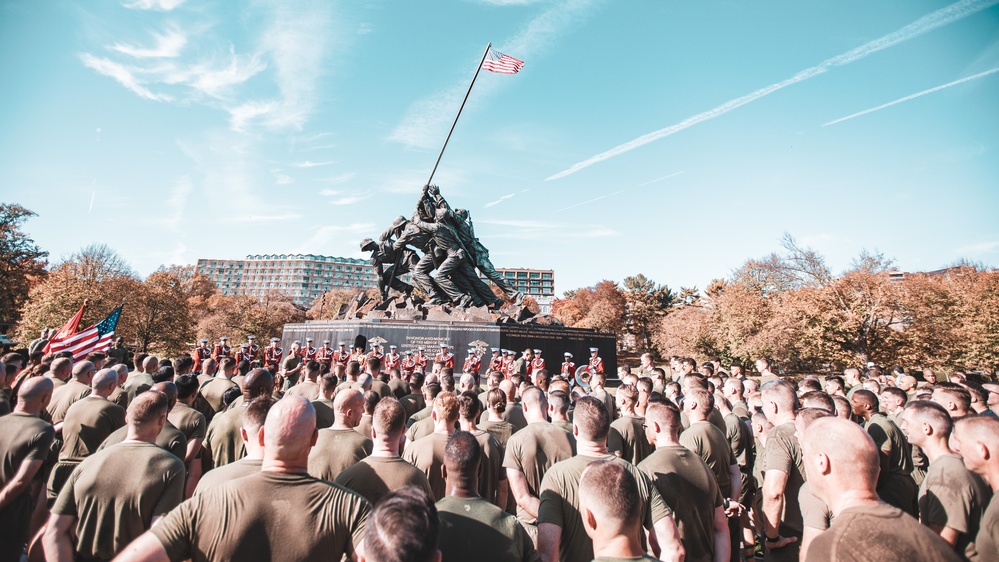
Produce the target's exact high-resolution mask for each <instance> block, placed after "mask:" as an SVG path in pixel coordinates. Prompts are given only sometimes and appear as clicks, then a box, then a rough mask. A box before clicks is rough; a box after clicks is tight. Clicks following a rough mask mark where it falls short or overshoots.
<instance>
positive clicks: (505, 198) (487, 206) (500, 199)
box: [482, 193, 517, 209]
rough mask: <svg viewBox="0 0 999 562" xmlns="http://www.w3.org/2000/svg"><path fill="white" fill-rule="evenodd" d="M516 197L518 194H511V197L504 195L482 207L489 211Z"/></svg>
mask: <svg viewBox="0 0 999 562" xmlns="http://www.w3.org/2000/svg"><path fill="white" fill-rule="evenodd" d="M516 196H517V194H516V193H510V194H509V195H504V196H502V197H500V198H499V199H497V200H495V201H490V202H488V203H486V204H485V205H483V206H482V207H483V208H485V209H488V208H489V207H495V206H496V205H499V204H500V203H502V202H504V201H506V200H507V199H513V198H514V197H516Z"/></svg>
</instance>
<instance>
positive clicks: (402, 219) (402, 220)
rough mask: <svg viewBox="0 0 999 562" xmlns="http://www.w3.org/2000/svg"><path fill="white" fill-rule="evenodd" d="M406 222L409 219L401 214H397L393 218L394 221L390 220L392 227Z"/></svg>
mask: <svg viewBox="0 0 999 562" xmlns="http://www.w3.org/2000/svg"><path fill="white" fill-rule="evenodd" d="M407 222H409V219H407V218H406V217H404V216H402V215H399V216H398V217H396V218H395V220H394V221H392V228H399V227H400V226H402V225H404V224H406V223H407Z"/></svg>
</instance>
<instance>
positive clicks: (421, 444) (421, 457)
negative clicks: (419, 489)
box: [402, 433, 451, 501]
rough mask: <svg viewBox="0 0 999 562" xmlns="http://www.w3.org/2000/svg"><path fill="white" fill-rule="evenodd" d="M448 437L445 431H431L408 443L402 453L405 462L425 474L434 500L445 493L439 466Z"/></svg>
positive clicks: (442, 460)
mask: <svg viewBox="0 0 999 562" xmlns="http://www.w3.org/2000/svg"><path fill="white" fill-rule="evenodd" d="M450 438H451V436H450V435H447V434H445V433H431V434H430V435H427V436H426V437H423V438H421V439H417V440H416V441H413V442H412V443H410V444H409V446H408V447H406V452H405V453H403V455H402V458H403V459H405V460H406V462H408V463H410V464H412V465H413V466H415V467H416V468H418V469H420V470H421V471H422V472H423V474H424V475H426V477H427V480H428V481H429V482H430V490H431V491H433V493H434V500H435V501H440V500H441V499H443V498H444V495H445V488H446V484H445V482H444V475H443V474H442V473H441V466H442V465H443V464H444V447H446V446H447V441H448V439H450Z"/></svg>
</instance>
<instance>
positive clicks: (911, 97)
mask: <svg viewBox="0 0 999 562" xmlns="http://www.w3.org/2000/svg"><path fill="white" fill-rule="evenodd" d="M996 72H999V67H996V68H993V69H991V70H986V71H985V72H979V73H978V74H974V75H972V76H967V77H965V78H961V79H960V80H954V81H953V82H948V83H946V84H943V85H941V86H936V87H935V88H930V89H928V90H923V91H921V92H916V93H915V94H911V95H908V96H905V97H903V98H898V99H897V100H895V101H890V102H888V103H883V104H881V105H879V106H877V107H872V108H870V109H865V110H864V111H859V112H857V113H854V114H852V115H847V116H846V117H840V118H839V119H834V120H832V121H829V122H827V123H823V124H822V126H823V127H828V126H829V125H835V124H836V123H842V122H843V121H849V120H850V119H853V118H855V117H860V116H861V115H867V114H868V113H874V112H875V111H880V110H882V109H884V108H886V107H891V106H893V105H898V104H900V103H903V102H907V101H909V100H914V99H916V98H919V97H922V96H925V95H926V94H932V93H933V92H939V91H940V90H946V89H947V88H952V87H954V86H957V85H958V84H964V83H965V82H971V81H972V80H978V79H979V78H984V77H985V76H988V75H990V74H995V73H996Z"/></svg>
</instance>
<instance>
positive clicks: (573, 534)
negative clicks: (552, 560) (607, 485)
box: [538, 454, 673, 562]
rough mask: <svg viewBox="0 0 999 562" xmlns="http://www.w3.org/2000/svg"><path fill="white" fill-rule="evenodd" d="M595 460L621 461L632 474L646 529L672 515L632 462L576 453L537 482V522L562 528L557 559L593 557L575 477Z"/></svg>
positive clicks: (577, 561) (573, 560)
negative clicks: (539, 503) (640, 500)
mask: <svg viewBox="0 0 999 562" xmlns="http://www.w3.org/2000/svg"><path fill="white" fill-rule="evenodd" d="M596 461H613V462H620V463H624V465H625V467H626V468H627V469H628V470H629V471H630V472H631V473H632V475H634V476H635V480H637V481H638V494H639V496H641V498H642V521H643V525H644V526H645V528H646V529H651V528H652V526H653V525H654V524H655V523H656V522H657V521H659V520H660V519H662V518H663V517H669V516H670V515H672V514H673V512H672V511H671V510H670V508H669V507H668V506H667V505H666V502H664V501H663V498H662V496H661V495H660V494H659V491H658V490H656V488H655V486H654V485H653V484H652V481H651V480H650V479H649V477H648V476H646V475H645V473H644V472H642V471H640V470H638V468H636V467H635V465H633V464H631V463H630V462H628V461H626V460H623V459H621V458H619V457H618V456H616V455H613V454H608V455H607V456H603V457H590V456H584V455H576V456H574V457H572V458H570V459H566V460H564V461H562V462H558V463H555V464H554V465H552V467H551V468H549V469H548V471H547V472H546V473H545V477H544V479H543V480H542V481H541V495H540V496H539V498H540V500H541V505H540V507H539V508H538V525H539V526H540V525H541V524H542V523H551V524H552V525H556V526H558V527H561V528H562V535H561V538H560V539H559V560H560V561H561V562H580V561H581V562H586V561H588V560H592V559H593V541H591V540H590V537H589V536H587V534H586V531H585V530H584V529H583V519H582V517H581V516H580V514H579V478H580V477H581V476H582V475H583V470H585V469H586V467H587V465H589V464H590V463H592V462H596Z"/></svg>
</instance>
